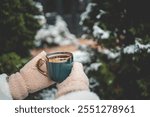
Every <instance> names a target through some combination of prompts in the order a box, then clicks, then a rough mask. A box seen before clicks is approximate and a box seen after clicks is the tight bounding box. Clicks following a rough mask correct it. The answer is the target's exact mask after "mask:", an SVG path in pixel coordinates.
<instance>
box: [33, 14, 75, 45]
mask: <svg viewBox="0 0 150 117" xmlns="http://www.w3.org/2000/svg"><path fill="white" fill-rule="evenodd" d="M42 41H46V42H47V43H49V44H50V43H55V44H58V45H68V44H75V43H77V41H76V37H75V35H73V34H71V33H70V31H69V30H68V28H67V24H66V22H65V21H64V20H63V19H62V17H61V16H59V15H58V16H56V23H55V25H48V24H46V25H43V27H42V28H41V29H40V30H38V31H37V34H36V35H35V44H36V46H40V45H41V43H42Z"/></svg>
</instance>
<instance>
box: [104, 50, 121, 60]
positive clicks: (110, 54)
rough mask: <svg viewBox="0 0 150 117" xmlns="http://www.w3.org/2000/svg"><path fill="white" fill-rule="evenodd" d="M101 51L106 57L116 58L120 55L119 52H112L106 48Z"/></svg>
mask: <svg viewBox="0 0 150 117" xmlns="http://www.w3.org/2000/svg"><path fill="white" fill-rule="evenodd" d="M102 53H104V54H106V55H107V57H108V59H115V58H117V57H118V56H120V52H116V53H114V52H112V51H110V50H108V49H104V50H103V51H102Z"/></svg>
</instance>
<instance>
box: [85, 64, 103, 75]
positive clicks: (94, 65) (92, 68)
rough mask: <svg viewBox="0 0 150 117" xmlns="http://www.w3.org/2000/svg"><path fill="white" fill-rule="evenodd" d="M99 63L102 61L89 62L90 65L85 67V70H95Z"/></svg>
mask: <svg viewBox="0 0 150 117" xmlns="http://www.w3.org/2000/svg"><path fill="white" fill-rule="evenodd" d="M101 65H102V63H100V62H96V63H91V64H90V66H88V67H87V68H86V70H85V72H86V73H88V72H89V71H97V70H98V68H99V67H100V66H101Z"/></svg>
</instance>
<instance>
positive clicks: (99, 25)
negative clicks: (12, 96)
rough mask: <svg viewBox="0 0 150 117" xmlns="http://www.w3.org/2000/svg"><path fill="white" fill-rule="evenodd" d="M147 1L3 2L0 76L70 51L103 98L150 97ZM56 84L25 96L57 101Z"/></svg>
mask: <svg viewBox="0 0 150 117" xmlns="http://www.w3.org/2000/svg"><path fill="white" fill-rule="evenodd" d="M149 11H150V7H149V4H148V2H147V0H132V1H131V0H1V1H0V74H1V73H6V74H8V75H10V74H12V73H14V72H16V71H19V69H20V68H21V67H22V66H23V65H24V64H26V63H27V62H28V61H29V60H30V59H31V58H33V57H34V56H36V55H37V54H38V53H39V52H41V51H42V50H45V51H46V52H47V53H49V52H56V51H70V52H72V53H73V55H74V61H79V62H81V63H82V64H83V65H84V70H85V73H86V74H87V76H88V78H89V81H90V90H91V91H93V92H95V93H96V94H97V95H98V96H99V97H100V98H101V99H115V100H117V99H121V100H124V99H127V100H128V99H130V100H131V99H134V100H136V99H140V100H142V99H150V69H149V67H150V13H149ZM56 91H57V89H56V87H55V85H54V86H51V87H48V88H46V89H43V90H41V91H39V92H36V93H34V94H31V95H29V96H28V97H27V98H26V99H36V100H39V99H43V100H46V99H54V97H55V96H54V95H55V92H56Z"/></svg>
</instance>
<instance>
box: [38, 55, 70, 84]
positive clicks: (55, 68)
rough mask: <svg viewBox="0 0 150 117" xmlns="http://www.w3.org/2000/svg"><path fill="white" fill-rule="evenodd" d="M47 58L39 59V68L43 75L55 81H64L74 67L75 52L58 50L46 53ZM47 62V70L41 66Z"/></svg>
mask: <svg viewBox="0 0 150 117" xmlns="http://www.w3.org/2000/svg"><path fill="white" fill-rule="evenodd" d="M46 58H47V60H43V59H39V60H38V61H37V69H38V70H39V72H40V73H42V74H43V75H45V76H47V77H49V78H51V79H52V80H53V81H55V82H58V83H60V82H62V81H63V80H65V79H66V78H67V77H68V76H69V74H70V72H71V69H72V62H73V54H72V53H70V52H56V53H50V54H47V55H46ZM43 62H46V66H47V72H46V71H43V70H42V69H41V68H40V67H41V65H42V64H43Z"/></svg>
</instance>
